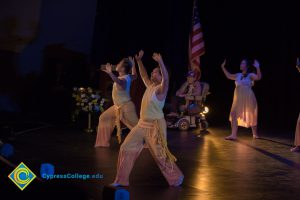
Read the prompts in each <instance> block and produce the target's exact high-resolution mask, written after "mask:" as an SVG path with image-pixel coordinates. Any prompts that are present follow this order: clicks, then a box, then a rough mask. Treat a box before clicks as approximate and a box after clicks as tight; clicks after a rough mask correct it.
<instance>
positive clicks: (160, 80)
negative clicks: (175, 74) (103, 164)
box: [112, 51, 184, 186]
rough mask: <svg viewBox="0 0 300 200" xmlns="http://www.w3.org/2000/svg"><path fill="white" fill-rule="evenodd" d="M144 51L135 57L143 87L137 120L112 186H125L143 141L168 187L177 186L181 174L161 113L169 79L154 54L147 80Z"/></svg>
mask: <svg viewBox="0 0 300 200" xmlns="http://www.w3.org/2000/svg"><path fill="white" fill-rule="evenodd" d="M143 54H144V53H143V51H140V52H139V55H136V60H137V62H138V65H139V71H140V74H141V77H142V79H143V81H144V84H145V85H146V91H145V93H144V96H143V99H142V105H141V112H140V120H139V122H138V124H137V126H135V127H134V128H133V129H132V130H131V132H130V133H129V134H128V136H127V137H126V139H125V141H124V143H123V144H122V145H121V148H120V152H119V158H118V165H117V175H116V179H115V181H114V183H113V184H112V185H113V186H128V185H129V175H130V172H131V170H132V168H133V165H134V163H135V160H136V159H137V157H138V156H139V154H140V153H141V151H142V149H143V141H145V142H146V144H147V145H148V147H149V150H150V152H151V154H152V156H153V157H154V160H155V161H156V163H157V165H158V167H159V168H160V170H161V172H162V174H163V175H164V177H165V178H166V179H167V181H168V183H169V185H170V186H179V185H181V183H182V181H183V177H184V176H183V174H182V172H181V171H180V169H179V168H178V167H177V165H176V164H175V161H176V158H175V157H174V156H173V155H172V154H171V152H170V151H169V149H168V146H167V141H166V137H167V135H166V131H167V129H166V121H165V119H164V113H163V111H162V109H163V106H164V103H165V99H166V96H167V92H168V86H169V77H168V72H167V69H166V67H165V65H164V63H163V60H162V57H161V55H160V54H157V53H154V54H153V59H154V60H155V61H157V62H158V64H159V67H157V68H155V69H154V70H153V71H152V73H151V79H149V77H148V75H147V72H146V70H145V67H144V65H143V63H142V61H141V58H142V57H143Z"/></svg>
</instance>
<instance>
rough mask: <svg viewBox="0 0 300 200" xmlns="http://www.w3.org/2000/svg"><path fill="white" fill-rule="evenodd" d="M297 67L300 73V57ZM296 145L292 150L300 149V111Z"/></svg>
mask: <svg viewBox="0 0 300 200" xmlns="http://www.w3.org/2000/svg"><path fill="white" fill-rule="evenodd" d="M296 68H297V69H298V71H299V73H300V61H299V58H297V65H296ZM294 144H295V147H294V148H291V151H292V152H295V151H300V113H299V117H298V120H297V125H296V131H295V142H294Z"/></svg>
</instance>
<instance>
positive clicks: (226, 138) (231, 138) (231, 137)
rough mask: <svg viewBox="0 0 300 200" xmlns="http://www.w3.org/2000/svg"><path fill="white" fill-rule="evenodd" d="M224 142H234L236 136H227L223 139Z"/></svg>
mask: <svg viewBox="0 0 300 200" xmlns="http://www.w3.org/2000/svg"><path fill="white" fill-rule="evenodd" d="M225 140H236V136H233V135H229V136H227V137H225Z"/></svg>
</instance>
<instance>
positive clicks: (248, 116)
mask: <svg viewBox="0 0 300 200" xmlns="http://www.w3.org/2000/svg"><path fill="white" fill-rule="evenodd" d="M225 64H226V60H224V62H223V63H222V65H221V67H222V70H223V72H224V74H225V76H226V77H227V78H228V79H230V80H234V81H235V85H236V88H235V90H234V97H233V103H232V107H231V111H230V117H229V120H230V121H231V129H232V130H231V135H229V136H228V137H226V138H225V139H227V140H235V139H236V138H237V131H238V126H243V127H246V128H249V127H251V128H252V134H253V138H255V139H257V138H259V136H258V134H257V102H256V98H255V95H254V93H253V91H252V86H253V83H254V81H258V80H260V79H261V76H262V75H261V71H260V66H259V62H258V61H257V60H255V61H254V63H253V66H254V67H255V68H256V73H249V68H250V67H251V64H250V63H249V61H248V60H246V59H244V60H242V62H241V64H240V69H241V71H242V73H237V74H231V73H229V72H228V71H227V70H226V69H225Z"/></svg>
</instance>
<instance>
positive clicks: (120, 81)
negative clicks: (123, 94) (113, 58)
mask: <svg viewBox="0 0 300 200" xmlns="http://www.w3.org/2000/svg"><path fill="white" fill-rule="evenodd" d="M102 71H104V72H106V73H107V74H108V75H109V76H110V77H111V79H112V80H113V81H114V82H115V83H117V85H118V86H120V87H121V88H122V89H124V90H125V89H126V80H125V79H120V78H118V77H116V76H115V75H114V73H113V72H112V65H111V64H110V63H107V64H106V67H105V69H102Z"/></svg>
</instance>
